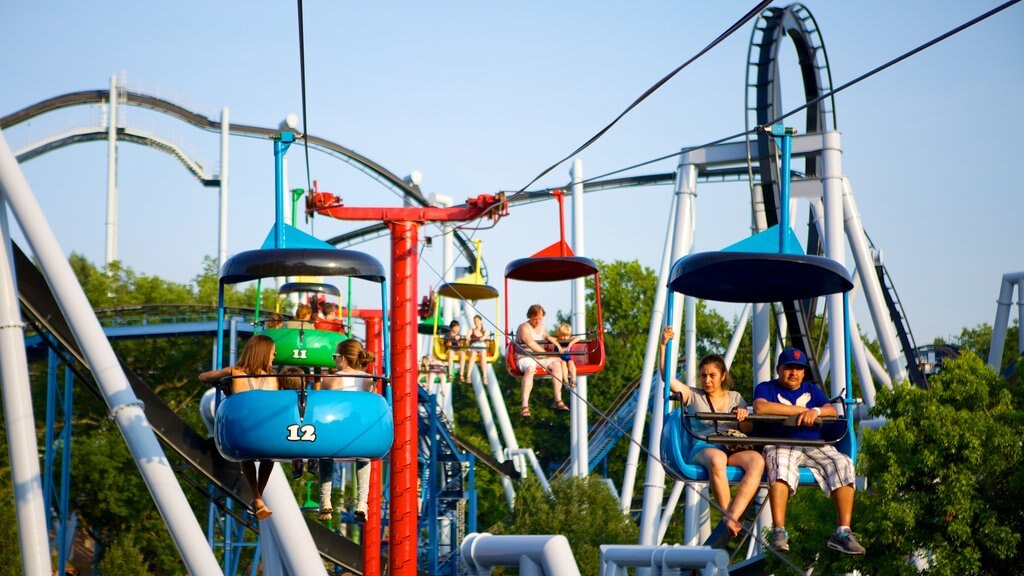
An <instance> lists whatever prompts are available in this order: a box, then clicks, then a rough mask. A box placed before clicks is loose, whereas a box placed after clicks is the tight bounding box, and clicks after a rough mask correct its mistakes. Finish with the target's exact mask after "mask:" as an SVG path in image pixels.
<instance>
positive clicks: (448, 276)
mask: <svg viewBox="0 0 1024 576" xmlns="http://www.w3.org/2000/svg"><path fill="white" fill-rule="evenodd" d="M431 203H432V204H433V205H434V206H441V207H443V208H448V207H451V206H452V204H454V203H455V200H454V199H453V198H452V197H451V196H443V195H441V194H433V195H431ZM441 234H442V237H443V238H444V242H442V244H441V265H442V266H444V281H445V282H451V281H453V280H455V265H454V263H455V236H454V228H453V227H452V225H451V224H450V223H448V222H443V223H441ZM457 306H458V304H457V303H456V302H455V301H454V300H452V299H451V298H445V299H444V308H442V309H441V319H442V320H444V323H445V326H447V325H448V324H449V323H450V322H451V321H452V320H453V319H454V318H455V314H456V313H457Z"/></svg>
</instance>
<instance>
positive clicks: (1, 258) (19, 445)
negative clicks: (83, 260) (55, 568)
mask: <svg viewBox="0 0 1024 576" xmlns="http://www.w3.org/2000/svg"><path fill="white" fill-rule="evenodd" d="M14 276H15V274H14V250H13V248H12V247H11V234H10V230H9V229H8V226H7V200H6V193H5V192H4V186H3V185H0V384H2V386H3V388H2V389H3V402H4V422H5V423H6V427H7V450H8V455H9V456H10V459H11V480H12V483H13V485H14V513H15V518H16V519H17V522H18V545H19V548H20V550H21V570H22V573H23V574H26V575H28V576H48V575H49V574H51V573H52V566H51V565H50V542H49V534H48V532H47V530H46V514H47V508H48V506H47V502H46V501H45V499H44V498H43V485H42V481H41V478H42V476H41V475H40V472H39V447H38V445H37V442H38V439H37V438H38V437H37V436H36V426H35V417H34V416H33V414H34V412H33V411H32V391H31V387H30V386H29V379H28V359H27V358H26V356H25V325H24V324H23V323H22V322H21V307H20V305H19V304H18V289H17V286H16V283H17V280H16V279H15V277H14ZM65 416H66V417H67V418H69V419H70V415H69V414H68V415H65ZM68 449H69V447H68V446H65V447H64V450H68ZM59 544H60V543H59Z"/></svg>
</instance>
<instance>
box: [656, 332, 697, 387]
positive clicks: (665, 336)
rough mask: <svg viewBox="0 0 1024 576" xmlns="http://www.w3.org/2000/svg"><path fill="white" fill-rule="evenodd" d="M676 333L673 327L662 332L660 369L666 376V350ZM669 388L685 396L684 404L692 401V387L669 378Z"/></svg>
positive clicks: (659, 349) (659, 351)
mask: <svg viewBox="0 0 1024 576" xmlns="http://www.w3.org/2000/svg"><path fill="white" fill-rule="evenodd" d="M675 336H676V334H675V331H674V330H672V327H671V326H665V329H664V330H662V331H661V346H659V348H658V359H659V360H658V369H659V370H661V373H662V374H665V349H666V348H667V347H668V341H669V340H671V339H673V338H675ZM669 388H670V389H671V390H672V391H673V392H679V393H680V394H682V396H683V402H684V403H686V402H689V401H690V387H689V386H687V385H686V384H683V383H682V382H680V381H679V380H678V379H676V377H675V376H672V377H671V378H669Z"/></svg>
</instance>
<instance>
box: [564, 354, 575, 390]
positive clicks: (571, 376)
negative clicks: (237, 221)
mask: <svg viewBox="0 0 1024 576" xmlns="http://www.w3.org/2000/svg"><path fill="white" fill-rule="evenodd" d="M566 367H567V368H568V370H569V381H570V382H572V385H573V386H575V385H576V362H574V361H572V360H570V361H568V362H567V363H566Z"/></svg>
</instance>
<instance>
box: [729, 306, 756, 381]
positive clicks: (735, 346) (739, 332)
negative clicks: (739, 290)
mask: <svg viewBox="0 0 1024 576" xmlns="http://www.w3.org/2000/svg"><path fill="white" fill-rule="evenodd" d="M750 308H751V306H750V304H749V303H747V304H744V305H743V310H742V311H741V312H740V317H739V320H737V321H736V329H735V330H733V333H732V338H731V339H730V340H729V347H728V348H726V350H725V358H723V359H724V360H725V368H726V369H729V368H730V367H732V361H733V360H734V359H736V351H737V350H739V348H740V343H741V342H742V341H743V333H744V332H746V331H747V322H748V321H749V320H750Z"/></svg>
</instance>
